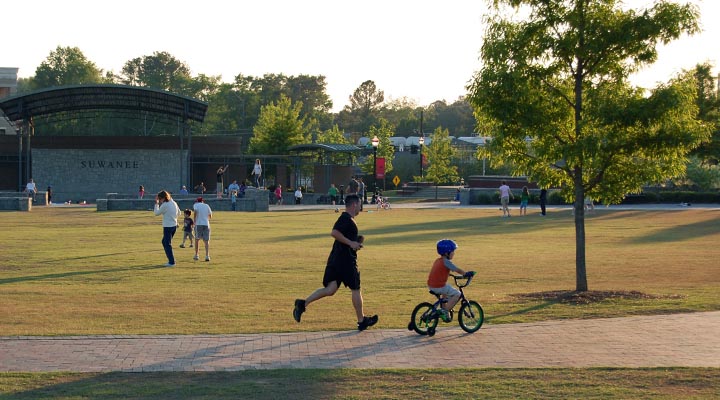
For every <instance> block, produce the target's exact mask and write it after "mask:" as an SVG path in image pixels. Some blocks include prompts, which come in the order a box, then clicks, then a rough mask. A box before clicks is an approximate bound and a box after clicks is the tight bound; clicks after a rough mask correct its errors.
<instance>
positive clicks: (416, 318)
mask: <svg viewBox="0 0 720 400" xmlns="http://www.w3.org/2000/svg"><path fill="white" fill-rule="evenodd" d="M467 275H468V276H463V275H450V276H452V277H453V278H454V279H455V286H457V288H458V289H460V300H458V304H460V311H459V313H458V323H459V324H460V328H462V330H464V331H465V332H467V333H473V332H476V331H477V330H478V329H480V327H481V326H482V324H483V322H484V320H485V312H484V311H483V309H482V307H481V306H480V304H479V303H478V302H476V301H473V300H468V299H467V298H466V297H465V293H464V292H463V288H465V287H467V286H468V285H470V282H472V279H473V277H474V276H475V272H472V274H467ZM463 281H464V282H463ZM430 294H432V295H433V296H435V297H437V301H436V302H435V303H434V304H430V303H429V302H422V303H420V304H418V305H417V306H415V309H414V310H413V312H412V316H411V317H410V323H409V324H408V330H409V331H412V330H414V331H415V332H417V333H418V334H419V335H428V336H434V335H435V329H436V328H437V325H438V322H439V321H440V320H442V321H443V322H445V323H449V322H452V320H453V316H454V310H450V311H448V315H449V318H448V319H442V318H441V311H440V308H441V306H442V304H443V303H447V299H446V298H444V297H443V296H442V295H440V294H438V293H435V292H433V291H432V290H431V291H430Z"/></svg>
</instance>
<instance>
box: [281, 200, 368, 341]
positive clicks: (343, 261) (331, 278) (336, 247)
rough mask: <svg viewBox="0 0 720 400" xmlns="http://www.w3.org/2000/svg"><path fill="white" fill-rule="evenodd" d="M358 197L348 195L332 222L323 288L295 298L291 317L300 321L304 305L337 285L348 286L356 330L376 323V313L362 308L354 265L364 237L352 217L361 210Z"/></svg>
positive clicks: (334, 288) (357, 274) (337, 286)
mask: <svg viewBox="0 0 720 400" xmlns="http://www.w3.org/2000/svg"><path fill="white" fill-rule="evenodd" d="M360 201H361V200H360V198H359V197H358V196H357V195H348V196H347V197H346V198H345V212H343V213H342V214H341V215H340V217H339V218H338V219H337V221H336V222H335V225H334V226H333V229H332V232H331V233H330V235H331V236H332V237H333V238H334V239H335V241H334V242H333V247H332V250H331V251H330V256H329V257H328V261H327V264H326V266H325V275H324V276H323V287H321V288H319V289H317V290H315V291H314V292H313V293H312V294H310V296H308V297H307V298H306V299H304V300H303V299H296V300H295V308H294V309H293V318H295V321H297V322H300V318H301V316H302V314H303V313H304V312H305V310H306V308H307V306H309V305H310V304H311V303H313V302H314V301H316V300H320V299H322V298H323V297H327V296H332V295H334V294H335V293H336V292H337V290H338V288H339V286H340V284H341V283H342V284H344V285H345V286H346V287H348V288H349V289H350V293H351V296H352V304H353V307H354V308H355V314H356V316H357V327H358V330H359V331H364V330H365V329H367V328H369V327H371V326H373V325H375V324H376V323H377V322H378V316H377V315H373V316H372V317H368V316H366V315H365V311H364V310H363V298H362V293H361V292H360V271H359V270H358V265H357V251H358V250H360V248H361V247H362V242H363V237H362V236H361V235H358V226H357V224H356V223H355V217H356V216H357V215H358V214H359V213H360Z"/></svg>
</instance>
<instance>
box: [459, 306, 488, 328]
mask: <svg viewBox="0 0 720 400" xmlns="http://www.w3.org/2000/svg"><path fill="white" fill-rule="evenodd" d="M484 320H485V313H484V312H483V309H482V307H480V304H478V303H477V302H476V301H468V302H467V303H465V304H463V305H462V307H460V312H459V313H458V322H459V323H460V327H461V328H462V329H463V330H464V331H465V332H467V333H473V332H475V331H477V330H478V329H480V327H481V326H482V324H483V321H484Z"/></svg>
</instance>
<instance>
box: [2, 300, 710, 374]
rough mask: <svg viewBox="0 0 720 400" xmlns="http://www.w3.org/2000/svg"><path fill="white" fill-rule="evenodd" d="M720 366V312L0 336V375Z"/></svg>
mask: <svg viewBox="0 0 720 400" xmlns="http://www.w3.org/2000/svg"><path fill="white" fill-rule="evenodd" d="M449 366H456V367H493V368H519V367H674V366H682V367H715V368H718V367H720V311H719V312H705V313H692V314H672V315H661V316H636V317H624V318H607V319H590V320H565V321H547V322H538V323H525V324H505V325H486V326H483V327H482V329H480V330H479V331H478V332H476V333H474V334H466V333H464V332H463V331H462V330H460V328H459V327H458V325H457V323H456V322H453V323H451V324H448V325H447V326H444V327H441V328H440V329H439V330H438V332H437V334H436V335H435V336H434V337H427V336H420V335H417V334H415V333H414V332H409V331H407V330H404V329H386V330H382V329H372V328H371V329H370V330H367V331H365V332H357V331H347V332H304V333H279V334H247V335H190V336H74V337H55V338H48V337H7V336H6V337H0V371H3V372H4V371H32V372H35V371H78V372H96V371H132V372H145V371H237V370H246V369H274V368H427V367H432V368H436V367H449Z"/></svg>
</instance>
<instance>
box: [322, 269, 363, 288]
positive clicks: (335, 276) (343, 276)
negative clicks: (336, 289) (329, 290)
mask: <svg viewBox="0 0 720 400" xmlns="http://www.w3.org/2000/svg"><path fill="white" fill-rule="evenodd" d="M332 281H335V282H337V283H338V286H340V284H341V283H342V284H344V285H345V287H347V288H349V289H350V290H360V271H358V269H357V266H342V267H338V266H335V265H330V264H328V265H327V266H326V267H325V276H324V277H323V287H327V285H329V284H330V282H332Z"/></svg>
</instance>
